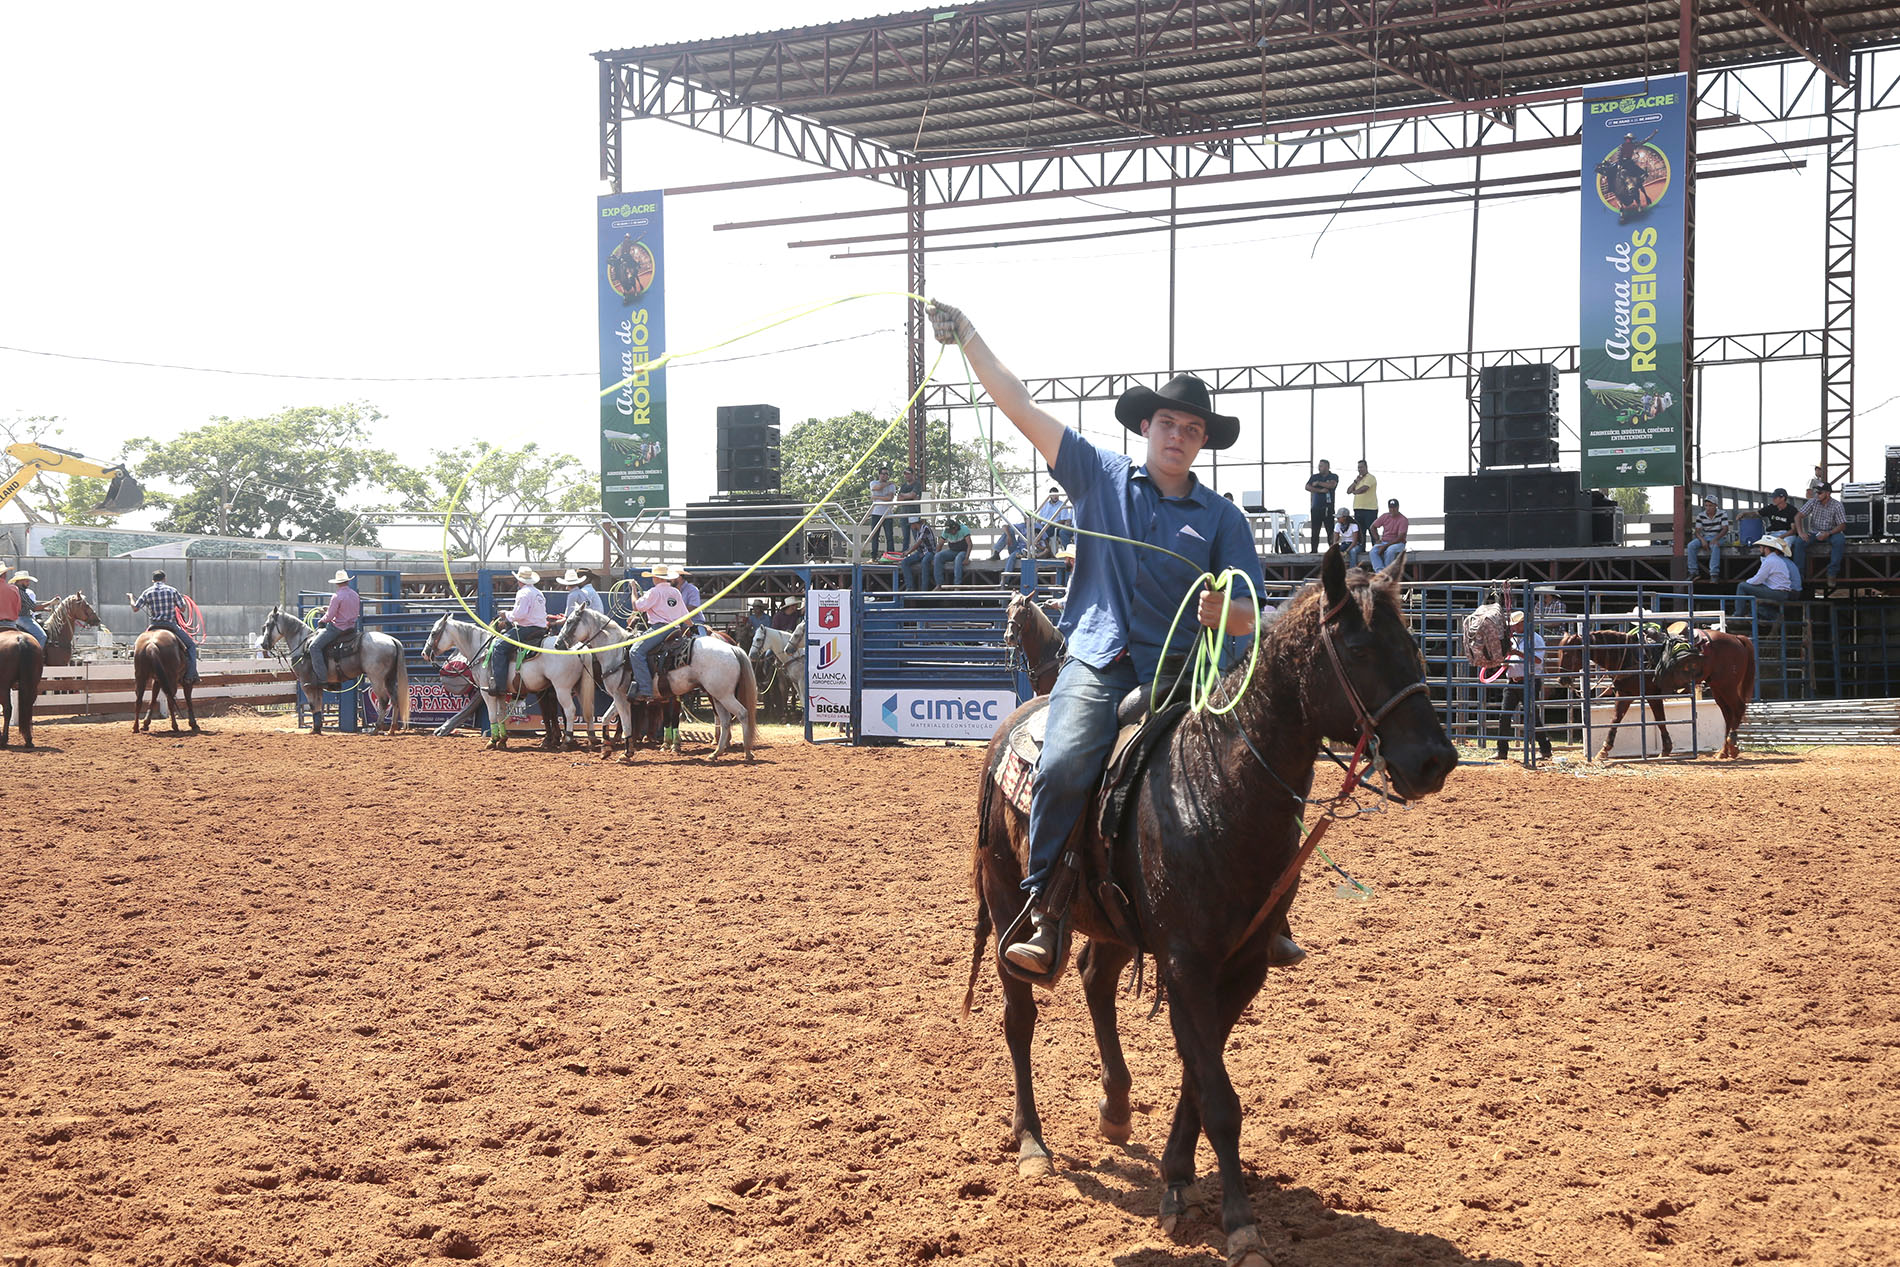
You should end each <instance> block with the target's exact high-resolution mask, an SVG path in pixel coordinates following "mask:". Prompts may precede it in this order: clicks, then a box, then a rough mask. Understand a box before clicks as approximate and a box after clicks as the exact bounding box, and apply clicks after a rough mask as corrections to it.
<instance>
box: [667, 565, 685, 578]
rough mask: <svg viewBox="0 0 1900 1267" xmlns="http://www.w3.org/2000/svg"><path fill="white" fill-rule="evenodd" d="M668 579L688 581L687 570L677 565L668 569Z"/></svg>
mask: <svg viewBox="0 0 1900 1267" xmlns="http://www.w3.org/2000/svg"><path fill="white" fill-rule="evenodd" d="M666 579H667V580H669V581H683V580H685V579H686V569H685V568H683V567H681V566H680V565H679V564H677V563H675V564H674V565H673V566H672V567H669V568H668V569H666Z"/></svg>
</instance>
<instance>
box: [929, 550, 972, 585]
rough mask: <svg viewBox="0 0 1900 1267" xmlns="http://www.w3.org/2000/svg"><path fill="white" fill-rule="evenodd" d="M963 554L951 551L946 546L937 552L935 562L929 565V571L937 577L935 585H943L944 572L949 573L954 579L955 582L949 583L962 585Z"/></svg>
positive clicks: (959, 551)
mask: <svg viewBox="0 0 1900 1267" xmlns="http://www.w3.org/2000/svg"><path fill="white" fill-rule="evenodd" d="M963 553H964V552H963V551H961V550H953V549H951V548H950V547H948V546H945V547H944V548H943V549H941V550H939V551H937V558H936V561H935V562H934V563H932V564H931V570H932V571H934V572H935V573H936V576H937V584H939V585H942V584H944V583H945V582H944V573H945V572H950V573H952V574H953V575H954V576H955V577H956V579H955V581H953V582H951V583H952V584H956V585H961V584H963Z"/></svg>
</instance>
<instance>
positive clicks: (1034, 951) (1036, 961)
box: [1003, 910, 1062, 976]
mask: <svg viewBox="0 0 1900 1267" xmlns="http://www.w3.org/2000/svg"><path fill="white" fill-rule="evenodd" d="M1029 922H1030V924H1031V925H1032V926H1033V927H1034V931H1033V932H1031V933H1030V935H1029V936H1028V938H1027V939H1025V940H1023V941H1018V942H1011V943H1010V944H1009V945H1008V946H1006V947H1005V948H1004V949H1003V958H1005V959H1007V960H1009V961H1010V962H1011V963H1013V964H1015V965H1016V966H1017V967H1018V968H1021V969H1022V970H1023V971H1024V972H1031V973H1034V974H1036V975H1037V976H1046V975H1047V974H1048V972H1049V970H1050V969H1051V968H1053V967H1054V966H1055V962H1056V939H1057V937H1058V935H1059V934H1060V933H1061V930H1062V921H1061V920H1059V919H1057V918H1056V917H1055V916H1053V915H1049V914H1046V913H1044V912H1043V911H1040V910H1035V911H1031V912H1030V913H1029Z"/></svg>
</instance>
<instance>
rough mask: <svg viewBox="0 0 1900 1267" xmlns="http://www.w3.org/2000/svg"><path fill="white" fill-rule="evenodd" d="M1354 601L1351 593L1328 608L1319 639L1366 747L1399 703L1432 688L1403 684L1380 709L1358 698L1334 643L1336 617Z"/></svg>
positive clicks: (1363, 746)
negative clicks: (1372, 707)
mask: <svg viewBox="0 0 1900 1267" xmlns="http://www.w3.org/2000/svg"><path fill="white" fill-rule="evenodd" d="M1351 601H1352V596H1351V595H1350V594H1348V595H1346V596H1345V597H1344V598H1341V599H1340V600H1339V601H1338V602H1336V603H1334V604H1333V605H1332V606H1331V607H1328V608H1327V609H1326V610H1325V611H1324V612H1323V613H1321V615H1320V618H1319V641H1320V645H1321V646H1323V647H1325V648H1326V658H1327V659H1329V660H1331V661H1332V662H1333V674H1334V676H1336V677H1337V678H1338V679H1339V685H1340V686H1341V687H1342V688H1344V690H1345V692H1346V700H1347V702H1348V703H1350V704H1351V705H1352V711H1353V716H1354V717H1355V718H1356V719H1357V720H1358V722H1359V747H1360V748H1361V749H1362V750H1363V749H1364V748H1365V747H1366V745H1367V744H1368V742H1370V743H1374V744H1376V743H1377V742H1378V735H1379V723H1380V722H1382V721H1384V720H1385V718H1386V714H1388V713H1390V712H1391V711H1392V710H1393V709H1394V708H1397V707H1398V706H1399V704H1400V703H1401V702H1403V701H1405V700H1407V699H1409V698H1411V697H1412V696H1413V695H1421V694H1427V693H1428V692H1429V690H1430V688H1428V687H1427V686H1426V685H1425V683H1424V682H1423V681H1418V682H1414V683H1412V684H1411V685H1410V686H1401V687H1400V688H1399V689H1398V690H1397V691H1395V692H1394V693H1393V694H1392V697H1391V698H1390V699H1388V700H1386V702H1385V703H1383V704H1381V705H1379V707H1378V709H1377V710H1371V709H1368V708H1367V707H1366V705H1365V701H1363V700H1362V699H1360V698H1359V689H1358V688H1357V687H1355V686H1354V685H1353V684H1352V676H1351V675H1350V674H1348V673H1347V672H1346V663H1345V661H1344V660H1341V659H1340V658H1339V648H1338V646H1336V645H1335V644H1334V642H1333V628H1334V626H1333V620H1334V618H1335V617H1337V616H1338V615H1339V613H1340V612H1342V611H1344V610H1345V608H1346V604H1347V603H1349V602H1351Z"/></svg>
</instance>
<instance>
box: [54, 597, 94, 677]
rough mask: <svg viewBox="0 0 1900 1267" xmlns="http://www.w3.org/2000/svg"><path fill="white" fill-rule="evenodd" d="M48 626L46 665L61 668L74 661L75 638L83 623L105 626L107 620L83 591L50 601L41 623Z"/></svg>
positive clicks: (85, 624)
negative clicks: (104, 620)
mask: <svg viewBox="0 0 1900 1267" xmlns="http://www.w3.org/2000/svg"><path fill="white" fill-rule="evenodd" d="M41 624H42V625H43V626H44V627H45V629H46V667H48V668H58V667H59V666H61V665H66V664H71V663H72V662H73V637H74V635H75V634H77V633H78V632H79V630H80V628H81V627H82V626H91V627H92V628H94V629H103V628H104V627H105V625H104V622H102V621H101V620H100V619H99V613H98V612H96V611H94V610H93V606H92V604H91V603H90V602H88V601H87V599H86V595H85V593H84V591H81V592H78V593H74V594H68V595H67V596H66V597H64V598H56V599H54V600H53V601H52V602H50V603H48V604H47V611H46V619H45V620H44V621H42V622H41Z"/></svg>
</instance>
